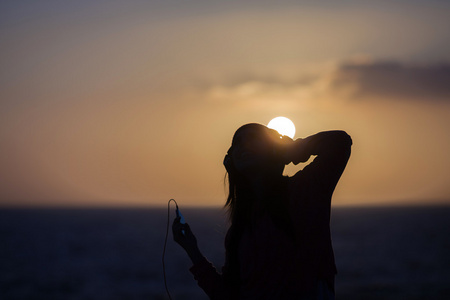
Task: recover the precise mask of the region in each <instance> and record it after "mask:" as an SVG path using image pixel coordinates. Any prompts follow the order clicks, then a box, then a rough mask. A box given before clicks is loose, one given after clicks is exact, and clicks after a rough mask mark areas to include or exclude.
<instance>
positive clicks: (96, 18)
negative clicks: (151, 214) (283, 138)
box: [0, 0, 450, 206]
mask: <svg viewBox="0 0 450 300" xmlns="http://www.w3.org/2000/svg"><path fill="white" fill-rule="evenodd" d="M22 4H23V3H22ZM22 4H21V5H19V4H18V3H17V2H16V1H2V3H1V4H0V20H1V21H0V26H1V27H0V40H1V41H2V42H1V43H2V48H1V51H2V56H1V57H2V59H1V61H0V86H1V89H0V143H1V144H0V166H1V168H0V177H1V180H0V205H14V206H24V205H25V206H26V205H32V206H39V205H45V206H48V205H57V206H78V205H81V206H86V205H88V206H91V205H93V206H104V205H114V206H117V205H118V206H124V205H133V206H134V205H165V203H166V202H167V200H168V199H170V198H175V199H177V201H178V203H179V204H182V203H183V205H222V204H223V202H224V199H225V188H224V174H225V170H224V168H223V166H222V159H223V156H224V154H225V152H226V150H227V149H228V147H229V144H230V142H231V137H232V135H233V133H234V131H235V130H236V129H237V128H238V127H239V126H240V125H242V124H245V123H249V122H260V123H265V124H267V123H268V122H269V121H270V119H272V118H274V117H276V116H280V115H282V116H285V117H288V118H290V119H291V120H292V121H294V123H295V124H296V126H297V132H296V137H305V136H307V135H310V134H313V133H316V132H318V131H322V130H329V129H343V130H346V131H347V132H348V133H349V134H350V135H351V136H352V138H353V141H354V146H353V153H352V157H351V159H350V162H349V165H348V167H347V170H346V171H345V173H344V175H343V177H342V179H341V182H340V183H339V185H338V188H337V189H336V192H335V197H334V202H335V203H336V204H342V205H343V204H387V203H402V204H411V203H414V204H428V203H436V202H440V203H443V202H445V203H450V202H449V201H450V187H449V186H450V185H449V183H450V182H449V180H450V159H449V158H448V153H450V135H449V134H448V128H450V85H449V82H450V40H449V38H448V28H450V19H449V18H448V12H449V10H450V4H448V3H443V2H441V1H404V2H402V1H399V2H397V3H396V4H392V3H390V2H389V1H381V2H377V3H376V4H375V3H372V2H369V1H367V2H364V1H346V3H345V4H333V5H332V6H325V5H318V4H315V2H313V1H298V2H295V3H293V2H291V1H278V2H277V3H276V4H275V3H274V4H264V5H263V4H261V3H260V2H256V1H250V0H247V1H239V2H238V1H230V2H228V3H223V1H201V0H194V1H191V2H189V5H188V4H187V3H183V4H176V3H175V2H168V1H159V2H158V1H151V3H150V2H149V3H146V2H140V1H127V2H126V5H125V2H122V3H121V2H119V1H115V2H113V1H96V3H95V4H93V3H91V1H76V2H73V3H70V4H68V3H61V2H60V1H39V3H37V2H34V1H29V3H25V4H23V5H22ZM300 167H301V166H300ZM294 170H295V168H292V167H289V168H288V171H287V174H292V172H294Z"/></svg>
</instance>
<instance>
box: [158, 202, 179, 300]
mask: <svg viewBox="0 0 450 300" xmlns="http://www.w3.org/2000/svg"><path fill="white" fill-rule="evenodd" d="M171 201H173V202H175V205H176V207H177V208H178V203H177V201H175V199H170V200H169V202H167V228H166V238H165V240H164V249H163V253H162V265H163V275H164V286H165V287H166V292H167V295H168V296H169V299H170V300H172V296H171V295H170V292H169V288H168V287H167V278H166V264H165V261H164V258H165V255H166V246H167V237H168V236H169V221H170V202H171Z"/></svg>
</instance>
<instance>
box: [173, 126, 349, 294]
mask: <svg viewBox="0 0 450 300" xmlns="http://www.w3.org/2000/svg"><path fill="white" fill-rule="evenodd" d="M351 145H352V140H351V138H350V136H349V135H347V134H346V133H345V132H344V131H327V132H320V133H317V134H315V135H312V136H309V137H307V138H305V139H296V140H295V141H294V140H292V139H290V138H288V137H285V136H283V137H282V136H280V135H279V134H278V133H277V132H276V131H275V130H273V129H269V128H268V127H266V126H264V125H261V124H255V123H251V124H247V125H244V126H242V127H240V128H239V129H238V130H237V131H236V133H235V134H234V137H233V141H232V145H231V147H230V149H229V150H228V153H227V155H226V156H225V159H224V165H225V168H226V170H227V172H228V183H229V194H228V198H227V202H226V204H225V206H226V207H228V208H229V216H230V221H231V226H230V228H229V230H228V233H227V235H226V238H225V250H226V257H225V264H224V266H223V268H222V274H220V273H218V272H217V271H216V269H215V268H214V266H213V265H212V264H211V263H210V262H209V261H208V260H207V259H206V258H205V257H204V256H203V255H202V254H201V252H200V250H199V248H198V246H197V240H196V238H195V236H194V234H193V233H192V231H191V230H190V228H189V226H188V225H187V224H180V222H179V219H175V221H174V224H173V227H172V229H173V234H174V240H175V241H176V242H177V243H178V244H180V245H181V246H182V247H183V248H184V249H185V250H186V252H187V254H188V255H189V257H190V258H191V260H192V262H193V267H192V268H191V269H190V270H191V272H192V273H193V274H194V278H195V279H196V280H197V281H198V284H199V286H200V287H201V288H202V289H203V290H204V291H205V292H206V294H207V295H208V296H209V297H210V299H334V277H335V274H336V265H335V261H334V254H333V248H332V244H331V235H330V209H331V197H332V194H333V191H334V188H335V186H336V184H337V182H338V181H339V178H340V176H341V174H342V172H343V171H344V168H345V166H346V164H347V161H348V159H349V157H350V148H351ZM312 155H316V156H317V157H315V158H314V160H313V162H311V163H310V164H309V165H307V166H306V167H305V168H303V170H301V171H298V172H297V173H296V174H295V175H294V176H292V177H286V176H283V175H282V174H283V170H284V166H285V165H286V164H289V163H290V162H293V163H294V164H298V163H300V162H306V161H307V160H308V159H309V158H310V156H312ZM182 230H184V231H185V234H184V235H183V234H182V232H181V231H182Z"/></svg>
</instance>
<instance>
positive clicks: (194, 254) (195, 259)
mask: <svg viewBox="0 0 450 300" xmlns="http://www.w3.org/2000/svg"><path fill="white" fill-rule="evenodd" d="M186 252H187V254H188V255H189V258H190V259H191V261H192V263H193V264H194V265H197V264H199V263H200V262H201V261H202V260H203V259H204V257H203V254H202V253H201V252H200V249H199V248H198V247H197V246H196V247H194V248H191V249H187V250H186Z"/></svg>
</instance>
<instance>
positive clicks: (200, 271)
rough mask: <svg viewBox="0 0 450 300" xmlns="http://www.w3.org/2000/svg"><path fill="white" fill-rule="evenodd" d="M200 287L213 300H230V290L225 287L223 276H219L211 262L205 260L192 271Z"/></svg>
mask: <svg viewBox="0 0 450 300" xmlns="http://www.w3.org/2000/svg"><path fill="white" fill-rule="evenodd" d="M190 271H191V273H192V274H193V275H194V279H195V280H196V281H197V283H198V286H199V287H201V288H202V289H203V291H204V292H205V293H206V294H207V295H208V297H209V299H212V300H228V299H230V298H229V297H228V289H227V288H226V286H225V283H224V280H223V276H222V275H221V274H219V273H218V272H217V270H216V268H215V267H214V266H213V264H212V263H211V262H209V261H208V260H207V259H206V258H204V259H203V260H202V261H200V262H199V263H197V264H195V265H194V266H193V267H192V268H191V269H190Z"/></svg>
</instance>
